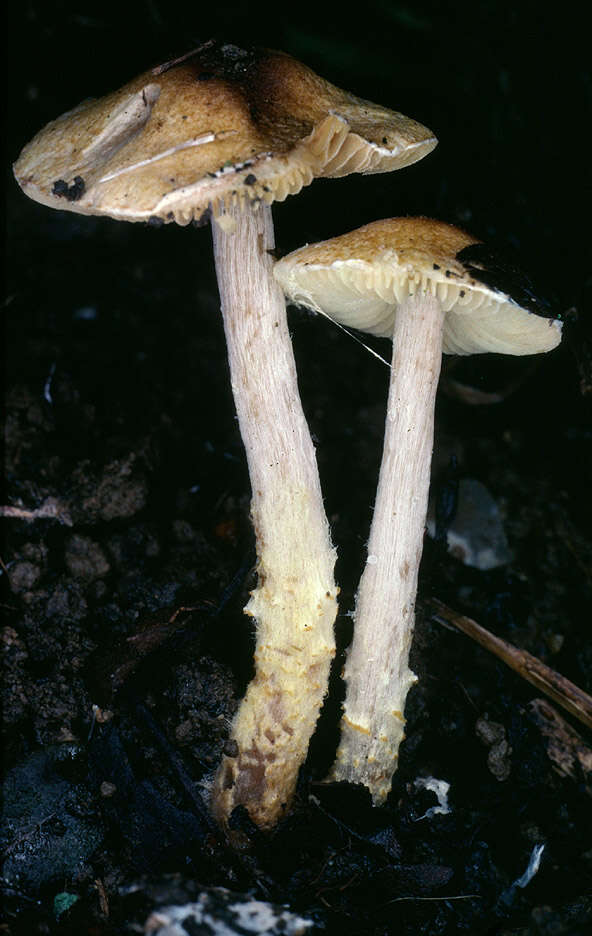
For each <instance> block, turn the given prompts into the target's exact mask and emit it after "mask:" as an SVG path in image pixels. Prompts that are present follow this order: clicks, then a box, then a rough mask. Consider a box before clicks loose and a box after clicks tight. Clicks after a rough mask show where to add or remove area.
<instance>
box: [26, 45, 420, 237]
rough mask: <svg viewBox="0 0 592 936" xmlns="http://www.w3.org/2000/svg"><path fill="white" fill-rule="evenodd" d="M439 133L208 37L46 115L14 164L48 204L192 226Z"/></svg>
mask: <svg viewBox="0 0 592 936" xmlns="http://www.w3.org/2000/svg"><path fill="white" fill-rule="evenodd" d="M436 142H437V141H436V139H435V137H434V135H433V134H432V132H431V131H430V130H428V129H427V128H426V127H424V126H422V125H421V124H419V123H417V122H416V121H414V120H411V119H410V118H408V117H405V116H404V115H402V114H399V113H397V112H395V111H391V110H388V109H386V108H383V107H379V106H378V105H376V104H371V103H370V102H368V101H364V100H361V99H359V98H356V97H354V96H353V95H351V94H348V93H347V92H345V91H342V90H340V89H339V88H336V87H335V86H334V85H331V84H329V82H327V81H325V80H324V79H323V78H320V77H319V76H318V75H316V74H315V73H314V72H313V71H311V69H309V68H307V67H306V66H305V65H302V64H301V63H300V62H298V61H296V60H295V59H293V58H292V57H291V56H289V55H286V54H284V53H282V52H275V51H269V50H267V49H257V48H252V49H240V48H238V47H237V46H234V45H230V44H223V43H219V42H215V41H210V42H206V43H204V44H203V45H202V46H200V47H199V48H198V49H196V50H195V51H193V52H191V53H188V54H187V55H185V56H182V57H181V58H180V59H176V60H175V61H172V62H167V63H165V64H163V65H160V66H158V67H156V68H153V69H152V70H151V71H148V72H145V73H144V74H142V75H140V76H139V77H137V78H135V79H134V80H133V81H130V82H129V83H128V84H126V85H125V86H124V87H123V88H121V89H120V90H119V91H115V92H113V93H112V94H108V95H107V96H106V97H103V98H100V99H99V100H92V99H91V100H87V101H83V102H82V104H80V105H79V106H78V107H76V108H74V110H71V111H68V112H67V113H66V114H63V115H62V116H61V117H58V118H57V120H54V121H52V122H51V123H49V124H48V125H47V126H46V127H45V128H44V129H43V130H41V131H40V133H38V134H37V136H35V137H34V139H33V140H32V141H31V142H30V143H29V144H28V145H27V146H25V148H24V149H23V151H22V153H21V155H20V156H19V158H18V160H17V162H16V163H15V165H14V173H15V176H16V179H17V181H18V183H19V185H20V186H21V188H22V189H23V191H24V192H25V193H26V194H27V195H28V196H29V197H30V198H33V199H34V200H36V201H39V202H41V203H43V204H45V205H49V206H50V207H53V208H61V209H66V210H69V211H76V212H80V213H82V214H96V215H108V216H109V217H112V218H117V219H121V220H127V221H142V220H143V221H147V220H150V219H158V220H159V221H162V222H169V221H176V222H177V223H178V224H187V223H189V222H190V221H192V220H200V219H201V218H202V217H204V216H206V217H207V212H209V209H210V207H212V208H213V211H214V215H215V216H218V215H219V214H221V213H222V212H223V210H224V205H225V204H228V203H229V200H238V201H239V202H241V203H242V202H244V201H247V200H248V201H252V200H263V201H265V202H267V203H271V202H273V201H283V199H285V198H286V197H287V196H288V195H291V194H294V193H296V192H298V191H300V189H301V188H302V187H303V186H305V185H308V184H309V183H310V182H311V181H312V180H313V179H314V178H315V177H321V176H323V177H331V178H336V177H338V176H343V175H347V174H348V173H350V172H362V173H374V172H387V171H390V170H392V169H398V168H400V167H401V166H405V165H409V164H410V163H413V162H416V161H417V160H418V159H421V158H422V157H423V156H425V155H426V154H427V153H429V152H430V151H431V150H432V149H433V148H434V146H435V145H436Z"/></svg>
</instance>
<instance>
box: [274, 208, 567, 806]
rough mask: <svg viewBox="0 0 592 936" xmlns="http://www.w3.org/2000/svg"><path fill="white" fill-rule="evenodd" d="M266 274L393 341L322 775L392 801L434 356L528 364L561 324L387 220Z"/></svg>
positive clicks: (501, 267) (523, 287)
mask: <svg viewBox="0 0 592 936" xmlns="http://www.w3.org/2000/svg"><path fill="white" fill-rule="evenodd" d="M275 276H276V278H277V279H278V281H279V282H280V283H281V284H282V287H283V289H284V291H285V293H286V295H287V296H288V298H289V299H291V300H292V301H293V302H296V303H298V304H300V305H304V306H308V307H309V308H311V309H316V310H317V311H319V312H323V313H324V314H326V315H328V316H330V317H331V318H333V319H335V320H337V321H338V322H340V323H342V324H345V325H350V326H353V327H354V328H358V329H361V330H363V331H366V332H370V333H371V334H374V335H382V336H385V337H391V338H392V339H393V357H392V367H391V381H390V391H389V398H388V408H387V417H386V429H385V438H384V451H383V457H382V464H381V468H380V477H379V482H378V491H377V495H376V503H375V506H374V513H373V519H372V525H371V530H370V538H369V541H368V553H367V558H366V565H365V568H364V572H363V574H362V578H361V581H360V585H359V589H358V593H357V596H356V607H355V613H354V636H353V640H352V644H351V646H350V648H349V651H348V656H347V662H346V666H345V671H344V677H345V681H346V686H347V688H346V698H345V704H344V711H343V716H342V720H341V739H340V744H339V748H338V751H337V758H336V761H335V763H334V765H333V768H332V771H331V774H330V778H331V779H335V780H347V781H350V782H351V783H359V784H363V785H365V786H366V787H368V789H369V790H370V792H371V794H372V798H373V801H374V803H375V804H377V805H378V804H380V803H382V802H383V801H384V800H385V799H386V796H387V795H388V793H389V790H390V788H391V783H392V775H393V773H394V771H395V769H396V765H397V759H398V753H399V745H400V743H401V741H402V740H403V738H404V726H405V719H404V715H403V713H404V710H405V700H406V697H407V692H408V690H409V688H410V687H411V686H412V685H413V683H414V682H415V679H416V677H415V675H414V674H413V673H412V672H411V670H410V669H409V648H410V645H411V639H412V636H413V627H414V605H415V596H416V591H417V577H418V570H419V564H420V560H421V553H422V548H423V534H424V526H425V520H426V511H427V501H428V489H429V483H430V462H431V456H432V446H433V427H434V406H435V397H436V389H437V385H438V377H439V373H440V364H441V355H442V352H443V351H444V352H445V353H448V354H475V353H481V352H484V351H494V352H497V353H501V354H536V353H538V352H540V351H550V350H551V349H552V348H554V347H555V346H556V345H557V344H558V343H559V341H560V340H561V323H560V322H558V321H557V320H556V319H554V318H552V317H550V313H549V312H548V311H547V309H546V308H545V306H543V305H541V304H540V303H539V302H537V300H536V298H535V295H534V293H533V291H532V288H531V287H530V284H529V281H528V280H527V279H526V278H525V277H524V275H521V274H519V273H518V271H517V270H516V269H515V268H514V267H510V266H509V265H507V264H504V263H503V262H502V261H500V258H499V257H496V254H495V252H493V251H492V250H490V249H489V248H487V247H486V246H485V245H484V244H482V243H480V242H479V241H477V240H476V239H475V238H473V237H471V236H470V235H469V234H467V233H465V232H464V231H461V230H460V229H459V228H456V227H453V226H451V225H449V224H444V223H442V222H440V221H433V220H431V219H428V218H392V219H389V220H386V221H377V222H375V223H373V224H368V225H366V226H365V227H362V228H359V229H358V230H356V231H352V232H351V233H349V234H344V235H343V236H341V237H336V238H334V239H332V240H328V241H324V242H323V243H320V244H312V245H310V246H307V247H303V248H301V249H300V250H296V251H294V252H293V253H291V254H289V255H288V256H286V257H284V258H283V259H282V260H281V261H279V262H278V263H277V264H276V267H275Z"/></svg>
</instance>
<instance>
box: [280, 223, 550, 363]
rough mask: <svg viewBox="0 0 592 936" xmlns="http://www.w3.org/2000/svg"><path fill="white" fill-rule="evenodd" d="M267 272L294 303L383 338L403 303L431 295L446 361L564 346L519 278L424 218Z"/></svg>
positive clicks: (330, 244)
mask: <svg viewBox="0 0 592 936" xmlns="http://www.w3.org/2000/svg"><path fill="white" fill-rule="evenodd" d="M274 275H275V277H276V279H277V280H278V281H279V282H280V284H281V286H282V288H283V290H284V292H285V294H286V296H287V297H288V298H289V299H290V300H291V301H292V302H294V303H295V304H297V305H303V306H306V307H308V308H310V309H314V310H315V311H317V312H321V313H322V314H324V315H327V316H329V317H330V318H332V319H334V320H335V321H337V322H339V323H340V324H342V325H346V326H350V327H352V328H357V329H360V331H364V332H368V333H370V334H372V335H379V336H381V337H386V338H392V335H393V329H394V322H395V316H396V314H397V312H398V310H399V308H400V307H401V304H402V303H403V302H404V300H405V299H407V298H409V297H410V296H413V295H415V294H417V293H418V292H420V293H428V294H431V295H432V296H437V298H438V299H439V301H440V303H441V306H442V308H443V310H444V312H445V313H446V316H445V320H444V336H443V350H444V352H446V353H447V354H475V353H479V352H483V351H496V352H499V353H502V354H535V353H537V352H539V351H550V350H551V349H552V348H554V347H556V346H557V345H558V344H559V342H560V341H561V322H559V321H558V320H557V319H556V318H554V317H553V314H552V313H551V312H550V310H549V308H548V306H547V304H546V303H544V302H543V301H542V300H540V299H537V298H536V296H535V293H534V291H533V288H532V286H531V284H530V281H529V280H528V278H527V277H526V276H525V274H523V273H522V272H521V271H519V270H518V269H517V268H515V267H514V266H512V265H511V264H509V263H508V262H507V261H506V260H504V259H503V258H502V257H501V256H500V255H499V254H496V252H495V251H494V250H492V249H491V248H489V247H487V246H486V245H485V244H482V243H481V242H480V241H478V240H476V239H475V238H474V237H471V235H470V234H467V233H466V232H465V231H463V230H461V229H460V228H457V227H454V226H453V225H451V224H445V223H444V222H443V221H435V220H433V219H431V218H388V219H387V220H384V221H375V222H373V223H372V224H367V225H365V226H364V227H361V228H358V229H357V230H355V231H351V232H350V233H348V234H343V235H341V236H340V237H334V238H332V239H331V240H327V241H322V242H321V243H319V244H310V245H308V246H306V247H301V248H300V249H299V250H295V251H293V252H292V253H290V254H288V255H287V256H286V257H284V258H283V259H282V260H279V261H278V262H277V263H276V264H275V267H274Z"/></svg>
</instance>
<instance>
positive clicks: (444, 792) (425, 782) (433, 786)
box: [413, 777, 452, 822]
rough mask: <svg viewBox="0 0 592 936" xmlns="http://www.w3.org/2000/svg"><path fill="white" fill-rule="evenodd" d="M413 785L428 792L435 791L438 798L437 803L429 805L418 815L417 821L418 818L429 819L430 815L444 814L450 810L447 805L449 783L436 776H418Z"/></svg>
mask: <svg viewBox="0 0 592 936" xmlns="http://www.w3.org/2000/svg"><path fill="white" fill-rule="evenodd" d="M413 785H414V787H415V789H416V790H429V792H430V793H435V794H436V799H437V800H438V805H437V806H431V807H430V809H428V810H427V812H425V813H424V814H423V816H419V818H418V819H417V821H418V822H419V820H420V819H431V817H432V816H438V815H441V816H446V815H447V814H448V813H449V812H452V810H451V808H450V806H449V805H448V791H449V790H450V784H449V783H448V782H447V781H446V780H437V779H436V777H418V778H417V779H416V781H415V783H414V784H413Z"/></svg>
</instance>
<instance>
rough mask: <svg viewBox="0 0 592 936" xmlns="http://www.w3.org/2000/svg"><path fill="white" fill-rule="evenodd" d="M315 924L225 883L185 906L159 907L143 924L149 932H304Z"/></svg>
mask: <svg viewBox="0 0 592 936" xmlns="http://www.w3.org/2000/svg"><path fill="white" fill-rule="evenodd" d="M313 926H314V923H313V921H312V920H305V919H304V918H303V917H299V916H297V915H296V914H295V913H291V912H290V911H289V910H286V909H285V908H284V907H280V906H277V905H274V904H270V903H267V902H265V901H262V900H254V899H253V898H251V897H248V896H243V895H241V894H233V893H231V892H230V891H227V890H226V889H225V888H223V887H218V888H215V889H212V890H210V891H204V892H203V893H202V894H200V895H199V898H198V900H197V901H195V902H192V903H187V904H183V905H182V906H170V907H160V908H159V909H158V910H155V911H154V912H153V913H151V914H150V916H149V917H148V919H147V920H146V923H145V924H144V933H145V934H146V936H187V934H188V933H190V932H191V933H192V932H194V931H195V932H198V929H197V928H198V927H199V932H200V933H202V934H203V936H245V934H247V933H256V934H258V936H276V934H277V936H280V934H282V936H303V934H305V933H306V932H307V930H309V929H310V928H311V927H313Z"/></svg>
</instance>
